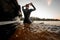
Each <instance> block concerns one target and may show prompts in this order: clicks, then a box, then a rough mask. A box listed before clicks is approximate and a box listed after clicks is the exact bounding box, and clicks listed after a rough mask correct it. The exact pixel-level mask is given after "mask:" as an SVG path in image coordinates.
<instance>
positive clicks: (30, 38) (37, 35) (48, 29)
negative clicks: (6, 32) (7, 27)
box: [10, 23, 60, 40]
mask: <svg viewBox="0 0 60 40" xmlns="http://www.w3.org/2000/svg"><path fill="white" fill-rule="evenodd" d="M29 27H30V28H24V25H19V27H18V28H17V30H16V32H15V33H14V35H12V36H11V38H10V40H60V34H59V32H60V30H59V29H60V27H59V26H55V25H47V24H36V23H33V24H31V25H30V26H29ZM58 30H59V31H58ZM57 31H58V32H57Z"/></svg>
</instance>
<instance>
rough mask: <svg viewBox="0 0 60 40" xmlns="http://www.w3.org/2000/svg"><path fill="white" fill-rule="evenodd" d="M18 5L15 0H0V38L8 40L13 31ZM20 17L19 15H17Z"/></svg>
mask: <svg viewBox="0 0 60 40" xmlns="http://www.w3.org/2000/svg"><path fill="white" fill-rule="evenodd" d="M19 11H20V12H21V10H20V6H19V5H18V2H17V0H0V40H8V39H9V38H10V36H11V35H12V34H13V33H14V32H15V30H16V26H17V24H16V23H17V21H16V20H14V18H15V17H17V16H19ZM19 17H20V16H19Z"/></svg>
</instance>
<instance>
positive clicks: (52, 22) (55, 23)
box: [33, 21, 60, 26]
mask: <svg viewBox="0 0 60 40" xmlns="http://www.w3.org/2000/svg"><path fill="white" fill-rule="evenodd" d="M42 22H44V24H49V25H57V26H60V21H34V22H33V23H42Z"/></svg>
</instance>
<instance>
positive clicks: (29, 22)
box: [22, 3, 36, 24]
mask: <svg viewBox="0 0 60 40" xmlns="http://www.w3.org/2000/svg"><path fill="white" fill-rule="evenodd" d="M29 5H31V6H32V7H33V9H29ZM24 7H26V9H24ZM22 10H23V13H24V22H23V23H24V24H25V23H27V24H31V21H30V19H29V17H30V14H31V12H32V11H35V10H36V8H35V7H34V5H33V4H32V3H29V4H26V5H25V6H22Z"/></svg>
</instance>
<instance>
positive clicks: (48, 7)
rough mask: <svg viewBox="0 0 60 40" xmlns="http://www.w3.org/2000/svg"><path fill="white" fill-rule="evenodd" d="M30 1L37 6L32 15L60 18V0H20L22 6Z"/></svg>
mask: <svg viewBox="0 0 60 40" xmlns="http://www.w3.org/2000/svg"><path fill="white" fill-rule="evenodd" d="M30 2H32V3H33V4H34V6H35V7H36V11H33V12H32V13H31V16H32V17H39V18H54V19H60V0H18V3H19V4H20V5H21V6H23V5H25V4H27V3H30Z"/></svg>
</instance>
